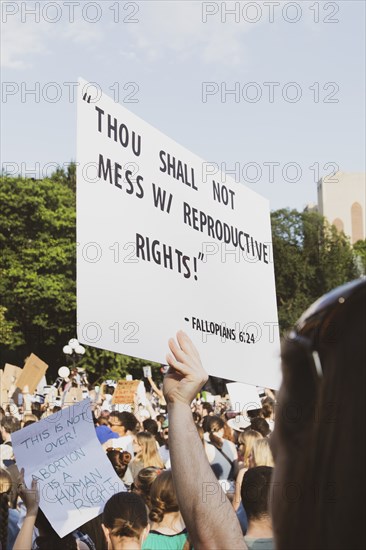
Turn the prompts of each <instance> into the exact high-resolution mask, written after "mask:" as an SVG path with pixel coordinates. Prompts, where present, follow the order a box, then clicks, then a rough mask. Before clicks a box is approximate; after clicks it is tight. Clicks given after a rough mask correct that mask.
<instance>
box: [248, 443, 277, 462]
mask: <svg viewBox="0 0 366 550" xmlns="http://www.w3.org/2000/svg"><path fill="white" fill-rule="evenodd" d="M254 466H270V467H273V466H274V463H273V456H272V451H271V448H270V444H269V440H268V439H266V438H264V437H262V438H260V439H256V440H255V441H254V443H253V446H252V452H251V454H250V455H249V467H251V468H253V467H254Z"/></svg>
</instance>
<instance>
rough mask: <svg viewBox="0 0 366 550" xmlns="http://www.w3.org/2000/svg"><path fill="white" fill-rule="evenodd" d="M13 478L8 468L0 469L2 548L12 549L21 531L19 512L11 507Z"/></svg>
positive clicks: (0, 540)
mask: <svg viewBox="0 0 366 550" xmlns="http://www.w3.org/2000/svg"><path fill="white" fill-rule="evenodd" d="M12 485H13V483H12V479H11V477H10V475H9V474H8V472H7V471H6V470H3V469H0V512H1V513H0V517H1V520H0V548H2V549H4V550H5V549H6V550H12V548H13V545H14V542H15V539H16V537H17V535H18V533H19V527H18V521H19V512H18V511H17V510H15V509H14V508H11V507H10V495H11V490H12Z"/></svg>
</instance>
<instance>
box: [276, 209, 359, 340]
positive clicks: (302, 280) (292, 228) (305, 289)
mask: <svg viewBox="0 0 366 550" xmlns="http://www.w3.org/2000/svg"><path fill="white" fill-rule="evenodd" d="M271 220H272V239H273V255H274V265H275V277H276V291H277V305H278V315H279V324H280V328H281V331H284V330H287V329H288V328H290V327H291V326H292V325H293V324H294V322H295V321H296V319H297V318H298V317H299V316H300V315H301V313H302V312H303V310H304V309H305V308H307V307H308V306H309V305H310V304H311V303H312V302H313V301H314V300H316V299H317V298H319V296H321V295H322V294H324V293H325V292H328V291H329V290H331V289H332V288H334V287H336V286H339V285H341V284H343V283H344V282H346V281H349V280H352V279H355V278H356V277H357V276H358V272H357V269H356V265H355V262H354V257H353V252H352V247H351V245H350V243H349V240H348V239H347V238H346V237H345V235H344V234H340V233H338V231H337V230H336V228H335V227H334V226H331V225H329V224H328V222H327V221H326V220H325V218H323V217H322V216H320V214H318V213H316V212H307V211H304V212H298V211H297V210H290V209H281V210H277V211H275V212H272V215H271Z"/></svg>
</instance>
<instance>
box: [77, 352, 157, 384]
mask: <svg viewBox="0 0 366 550" xmlns="http://www.w3.org/2000/svg"><path fill="white" fill-rule="evenodd" d="M146 365H149V366H151V367H152V372H153V377H154V379H157V378H158V376H157V375H158V372H159V371H158V368H160V364H158V363H152V362H151V361H145V360H144V359H138V358H137V357H130V356H128V355H121V354H118V353H113V352H111V351H106V350H101V349H97V348H92V347H90V346H87V347H86V353H85V355H84V357H83V359H82V360H81V361H80V362H79V363H78V366H80V367H84V368H85V369H86V371H87V372H88V373H89V374H90V375H91V376H90V379H91V380H92V381H95V382H97V381H99V382H101V381H103V380H108V379H111V380H118V379H120V378H124V377H125V376H126V374H132V376H133V378H134V379H138V378H141V377H142V375H143V371H142V367H144V366H146ZM154 367H155V369H154Z"/></svg>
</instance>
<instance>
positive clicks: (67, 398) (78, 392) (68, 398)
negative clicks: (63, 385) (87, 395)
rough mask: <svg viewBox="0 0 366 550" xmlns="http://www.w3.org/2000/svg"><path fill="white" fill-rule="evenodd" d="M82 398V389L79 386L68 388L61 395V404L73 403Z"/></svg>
mask: <svg viewBox="0 0 366 550" xmlns="http://www.w3.org/2000/svg"><path fill="white" fill-rule="evenodd" d="M83 398H84V396H83V390H82V389H81V388H70V389H69V390H68V391H66V392H65V393H64V395H63V400H62V402H63V405H75V403H78V402H79V401H82V400H83Z"/></svg>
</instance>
